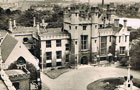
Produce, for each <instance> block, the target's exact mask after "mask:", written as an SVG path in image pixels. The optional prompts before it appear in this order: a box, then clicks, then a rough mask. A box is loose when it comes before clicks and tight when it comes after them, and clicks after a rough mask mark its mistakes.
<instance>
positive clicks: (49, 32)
mask: <svg viewBox="0 0 140 90" xmlns="http://www.w3.org/2000/svg"><path fill="white" fill-rule="evenodd" d="M64 34H67V33H66V32H62V30H61V28H48V29H46V30H44V31H43V30H42V31H41V34H40V36H44V35H48V36H50V35H51V36H52V35H64Z"/></svg>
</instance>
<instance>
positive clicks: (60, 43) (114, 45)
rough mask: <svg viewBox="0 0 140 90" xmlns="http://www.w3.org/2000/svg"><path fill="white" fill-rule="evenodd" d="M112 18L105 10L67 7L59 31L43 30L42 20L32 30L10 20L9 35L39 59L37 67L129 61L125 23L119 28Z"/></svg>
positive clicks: (117, 21)
mask: <svg viewBox="0 0 140 90" xmlns="http://www.w3.org/2000/svg"><path fill="white" fill-rule="evenodd" d="M85 11H87V12H85ZM113 14H114V10H112V9H110V8H109V6H107V9H100V8H98V7H90V9H88V10H80V9H78V10H76V9H75V8H74V7H71V8H68V10H66V11H65V13H64V25H63V26H64V27H63V28H62V29H61V28H47V29H46V25H47V23H45V22H44V20H42V23H41V24H39V23H36V20H35V18H33V27H21V26H16V21H15V20H13V21H11V20H10V21H9V31H10V32H11V33H12V35H13V36H14V37H15V38H16V39H17V40H18V41H19V42H20V43H23V44H24V45H25V46H26V47H27V48H28V50H29V51H30V52H32V54H33V55H34V56H36V57H37V58H38V59H39V62H40V67H41V66H44V67H46V66H47V67H49V66H60V65H65V63H66V62H70V63H79V64H88V63H89V62H94V59H95V58H99V60H111V59H112V58H114V57H116V58H117V59H118V57H122V56H127V57H129V36H130V32H129V31H127V21H126V20H124V24H123V25H120V24H119V19H114V15H113ZM12 22H13V23H12Z"/></svg>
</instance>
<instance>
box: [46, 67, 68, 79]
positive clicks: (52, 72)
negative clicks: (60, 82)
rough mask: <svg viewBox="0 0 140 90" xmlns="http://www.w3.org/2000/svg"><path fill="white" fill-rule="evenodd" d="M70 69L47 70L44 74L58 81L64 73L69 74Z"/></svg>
mask: <svg viewBox="0 0 140 90" xmlns="http://www.w3.org/2000/svg"><path fill="white" fill-rule="evenodd" d="M69 70H70V69H54V70H45V71H44V73H45V74H46V75H47V76H48V77H50V78H51V79H56V78H57V77H59V76H60V75H62V74H63V73H66V72H68V71H69Z"/></svg>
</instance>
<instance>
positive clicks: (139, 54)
mask: <svg viewBox="0 0 140 90" xmlns="http://www.w3.org/2000/svg"><path fill="white" fill-rule="evenodd" d="M139 47H140V41H138V42H137V43H136V44H134V45H133V46H132V48H131V50H130V57H131V61H130V63H131V65H132V68H133V69H137V70H139V69H140V49H139Z"/></svg>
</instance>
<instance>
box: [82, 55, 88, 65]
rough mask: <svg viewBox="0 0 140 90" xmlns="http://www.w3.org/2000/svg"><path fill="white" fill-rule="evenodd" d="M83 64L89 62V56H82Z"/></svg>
mask: <svg viewBox="0 0 140 90" xmlns="http://www.w3.org/2000/svg"><path fill="white" fill-rule="evenodd" d="M81 64H88V57H87V56H83V57H82V58H81Z"/></svg>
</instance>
